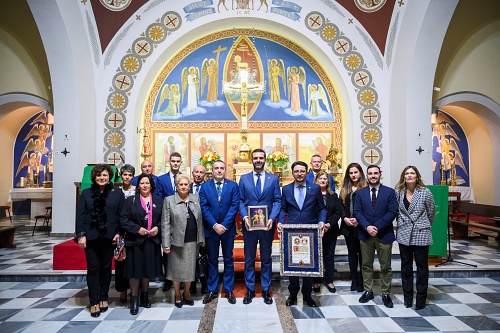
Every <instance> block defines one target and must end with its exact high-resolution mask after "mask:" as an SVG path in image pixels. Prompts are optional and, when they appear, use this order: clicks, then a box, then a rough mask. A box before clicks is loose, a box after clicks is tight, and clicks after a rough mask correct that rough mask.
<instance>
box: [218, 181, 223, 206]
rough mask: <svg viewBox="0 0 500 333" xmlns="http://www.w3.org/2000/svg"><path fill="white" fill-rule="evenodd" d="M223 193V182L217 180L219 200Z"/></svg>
mask: <svg viewBox="0 0 500 333" xmlns="http://www.w3.org/2000/svg"><path fill="white" fill-rule="evenodd" d="M221 195H222V187H221V183H220V182H217V200H218V201H220V197H221Z"/></svg>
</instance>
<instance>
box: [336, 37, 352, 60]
mask: <svg viewBox="0 0 500 333" xmlns="http://www.w3.org/2000/svg"><path fill="white" fill-rule="evenodd" d="M332 50H333V52H334V53H335V54H336V55H338V56H341V57H342V56H343V55H345V54H346V53H347V52H349V51H350V50H351V41H350V40H349V39H348V38H346V37H342V38H339V39H337V40H336V41H335V43H333V45H332Z"/></svg>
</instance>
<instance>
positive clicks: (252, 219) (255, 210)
mask: <svg viewBox="0 0 500 333" xmlns="http://www.w3.org/2000/svg"><path fill="white" fill-rule="evenodd" d="M248 219H249V223H250V230H267V220H269V218H268V214H267V206H248Z"/></svg>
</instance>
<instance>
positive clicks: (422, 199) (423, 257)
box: [396, 165, 435, 310]
mask: <svg viewBox="0 0 500 333" xmlns="http://www.w3.org/2000/svg"><path fill="white" fill-rule="evenodd" d="M396 195H397V198H398V204H399V207H398V208H399V212H398V215H397V229H396V230H397V231H396V240H397V242H398V243H399V253H400V256H401V280H402V285H403V295H404V305H405V307H407V308H410V307H411V306H412V303H413V258H415V263H416V265H417V281H416V287H417V296H416V305H415V310H420V309H423V308H424V307H425V302H426V299H427V287H428V285H429V266H428V257H429V245H431V244H432V233H431V225H432V222H433V221H434V213H435V203H434V197H433V196H432V193H431V191H429V189H428V188H427V187H425V185H424V182H423V181H422V176H421V175H420V172H419V171H418V169H417V168H416V167H414V166H412V165H409V166H407V167H406V168H404V169H403V172H401V177H400V178H399V182H398V183H397V184H396Z"/></svg>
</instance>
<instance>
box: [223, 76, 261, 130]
mask: <svg viewBox="0 0 500 333" xmlns="http://www.w3.org/2000/svg"><path fill="white" fill-rule="evenodd" d="M249 90H251V91H261V92H264V90H265V83H256V84H247V83H246V82H245V81H243V82H241V83H238V84H233V85H231V84H229V85H227V86H226V87H224V91H236V92H239V93H240V106H241V131H242V132H246V131H248V113H247V111H248V91H249Z"/></svg>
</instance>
